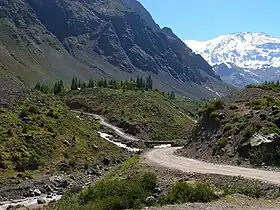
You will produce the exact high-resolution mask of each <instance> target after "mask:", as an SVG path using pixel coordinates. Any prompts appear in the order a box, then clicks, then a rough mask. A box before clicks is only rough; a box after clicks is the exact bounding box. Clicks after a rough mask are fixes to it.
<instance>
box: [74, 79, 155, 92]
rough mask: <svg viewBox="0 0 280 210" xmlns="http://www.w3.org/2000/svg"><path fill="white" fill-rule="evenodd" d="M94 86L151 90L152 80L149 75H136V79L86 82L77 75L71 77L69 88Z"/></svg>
mask: <svg viewBox="0 0 280 210" xmlns="http://www.w3.org/2000/svg"><path fill="white" fill-rule="evenodd" d="M94 87H102V88H111V89H123V90H147V91H148V90H153V80H152V78H151V76H147V77H146V78H143V77H142V76H141V77H140V76H137V78H136V79H132V78H131V79H130V80H124V81H122V80H121V81H118V80H112V79H111V80H107V79H101V80H97V81H94V80H89V81H88V82H87V83H86V82H81V80H78V78H77V77H74V78H73V79H72V83H71V90H77V89H79V88H80V89H85V88H94Z"/></svg>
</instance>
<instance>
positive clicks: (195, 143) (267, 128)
mask: <svg viewBox="0 0 280 210" xmlns="http://www.w3.org/2000/svg"><path fill="white" fill-rule="evenodd" d="M279 90H280V86H279V85H277V84H266V85H259V86H257V85H251V86H249V87H248V88H245V89H243V90H241V91H240V92H239V93H237V94H234V95H232V96H230V97H226V98H224V99H223V101H222V100H213V101H211V102H209V103H207V104H205V106H204V107H203V108H202V109H201V111H200V114H201V120H200V121H199V123H198V124H197V126H196V128H195V129H194V130H193V131H192V133H191V135H190V136H189V137H188V138H187V143H186V146H185V149H183V151H182V154H184V155H188V156H195V157H196V158H202V159H204V160H207V161H214V162H223V163H225V162H226V163H230V164H238V165H239V164H244V165H253V166H259V167H260V166H279V158H280V155H279V138H280V136H279V134H280V124H279V118H280V116H279V113H280V110H279V105H280V95H279V93H280V91H279Z"/></svg>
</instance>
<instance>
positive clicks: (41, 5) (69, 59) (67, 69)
mask: <svg viewBox="0 0 280 210" xmlns="http://www.w3.org/2000/svg"><path fill="white" fill-rule="evenodd" d="M47 11H52V15H49V13H48V12H47ZM0 12H1V16H0V21H1V22H2V23H3V24H1V26H0V31H1V35H0V46H1V47H2V48H3V49H5V50H4V53H5V56H6V57H9V58H10V60H11V62H10V61H8V59H4V60H1V65H0V66H4V67H5V68H3V69H6V70H3V69H1V71H2V72H4V73H3V75H6V74H7V73H9V74H10V73H12V75H13V76H14V77H19V78H20V80H22V81H24V82H25V83H26V84H28V85H29V86H33V85H34V84H35V83H36V82H37V81H38V80H40V81H41V82H42V83H48V84H49V83H53V82H54V81H55V80H58V79H63V80H64V81H65V82H66V83H70V81H71V78H72V77H73V76H77V77H79V78H81V79H82V80H87V79H89V78H95V79H100V78H113V79H120V80H123V79H129V78H131V77H136V76H137V75H138V74H140V75H143V76H147V75H148V74H151V76H152V77H153V80H154V82H155V86H156V87H157V88H159V89H161V90H163V91H174V92H176V93H178V94H180V95H184V96H187V97H192V98H200V97H213V96H216V95H215V94H213V92H211V91H209V90H208V89H206V88H205V87H204V84H206V85H207V86H210V87H211V89H214V90H215V91H214V92H219V94H221V95H223V94H226V93H227V92H228V91H229V90H230V87H227V85H226V84H224V83H223V82H222V81H221V79H220V78H219V77H218V76H216V75H215V73H214V71H213V70H212V68H211V66H210V65H208V63H207V62H206V61H205V60H204V59H203V58H202V57H201V56H200V55H196V54H194V53H193V52H192V51H191V50H190V49H189V48H188V47H187V46H186V45H185V44H184V43H183V42H182V41H181V40H180V39H179V38H178V37H177V36H175V35H171V36H170V34H173V32H172V31H171V30H170V31H171V32H170V31H169V32H170V34H169V35H168V33H169V32H167V30H162V29H160V27H159V26H158V25H157V24H156V23H155V21H154V20H153V19H152V16H151V15H150V13H149V12H148V11H147V10H146V9H145V8H144V7H143V6H142V5H141V4H140V3H139V2H138V1H136V0H133V1H126V0H114V1H108V0H94V1H90V0H85V1H82V2H81V1H76V0H55V1H52V2H49V1H46V0H17V1H16V0H11V1H10V3H8V1H7V0H2V1H1V8H0ZM170 37H173V39H170ZM11 63H12V64H13V67H12V68H11V67H10V66H11V65H10V64H11ZM0 68H1V67H0Z"/></svg>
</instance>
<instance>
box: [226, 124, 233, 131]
mask: <svg viewBox="0 0 280 210" xmlns="http://www.w3.org/2000/svg"><path fill="white" fill-rule="evenodd" d="M231 129H232V125H231V124H226V125H225V127H224V132H227V131H229V130H231Z"/></svg>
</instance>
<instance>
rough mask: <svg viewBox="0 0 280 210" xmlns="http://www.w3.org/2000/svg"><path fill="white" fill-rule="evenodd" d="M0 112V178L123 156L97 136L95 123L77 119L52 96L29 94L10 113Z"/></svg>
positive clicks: (65, 168)
mask: <svg viewBox="0 0 280 210" xmlns="http://www.w3.org/2000/svg"><path fill="white" fill-rule="evenodd" d="M0 112H1V114H0V177H1V178H3V177H6V176H7V175H9V176H11V175H13V174H17V173H19V172H28V171H33V172H34V173H44V172H46V171H50V172H51V171H60V170H63V171H74V170H78V169H79V168H83V167H84V165H86V164H93V163H98V162H99V161H102V160H103V158H104V156H108V157H114V159H118V158H121V156H122V155H121V153H120V149H119V148H117V147H116V146H114V145H112V144H110V143H108V142H106V141H104V140H103V139H101V138H100V137H99V135H98V134H97V132H96V131H98V130H99V129H100V125H99V124H98V123H96V122H94V121H81V120H79V119H78V118H77V117H76V116H75V115H74V114H72V113H71V112H70V110H69V109H68V108H67V107H66V106H65V105H64V104H63V103H62V102H61V101H60V100H58V99H57V98H56V97H54V96H51V95H45V94H41V93H40V92H37V91H31V92H30V93H29V94H28V95H27V96H26V98H25V99H24V100H23V101H21V102H20V103H18V104H17V105H16V106H15V107H13V109H12V110H8V109H1V110H0ZM73 160H75V164H73V163H74V162H73Z"/></svg>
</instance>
